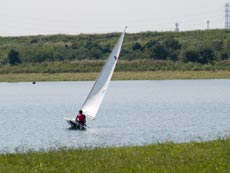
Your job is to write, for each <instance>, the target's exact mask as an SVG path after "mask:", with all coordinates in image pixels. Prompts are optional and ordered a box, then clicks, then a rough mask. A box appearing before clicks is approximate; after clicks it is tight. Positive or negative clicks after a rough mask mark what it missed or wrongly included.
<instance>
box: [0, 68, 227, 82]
mask: <svg viewBox="0 0 230 173" xmlns="http://www.w3.org/2000/svg"><path fill="white" fill-rule="evenodd" d="M98 74H99V73H98V72H88V73H9V74H0V82H32V81H94V80H95V79H96V78H97V76H98ZM176 79H178V80H180V79H230V71H224V70H220V71H145V72H114V74H113V77H112V80H176Z"/></svg>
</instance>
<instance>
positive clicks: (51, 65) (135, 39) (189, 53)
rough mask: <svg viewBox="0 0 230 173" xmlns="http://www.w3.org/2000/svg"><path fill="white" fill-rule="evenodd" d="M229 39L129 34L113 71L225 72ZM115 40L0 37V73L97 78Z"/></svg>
mask: <svg viewBox="0 0 230 173" xmlns="http://www.w3.org/2000/svg"><path fill="white" fill-rule="evenodd" d="M229 33H230V31H228V30H206V31H189V32H143V33H135V34H129V33H127V34H126V37H125V40H124V44H123V47H122V51H121V55H120V62H119V63H118V66H117V68H116V70H117V71H158V70H161V71H164V70H165V71H168V70H194V71H197V70H229V65H230V49H229V47H230V34H229ZM119 35H120V33H108V34H91V35H87V34H80V35H38V36H23V37H0V73H18V72H20V73H32V72H35V73H59V72H92V71H93V72H97V71H99V69H100V68H101V66H102V65H103V63H104V60H105V59H106V58H107V56H108V55H109V53H110V51H111V50H112V48H113V46H114V44H115V43H116V41H117V39H118V37H119Z"/></svg>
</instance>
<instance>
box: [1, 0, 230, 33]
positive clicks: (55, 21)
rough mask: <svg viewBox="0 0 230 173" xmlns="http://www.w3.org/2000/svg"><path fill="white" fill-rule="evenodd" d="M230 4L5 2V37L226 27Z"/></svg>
mask: <svg viewBox="0 0 230 173" xmlns="http://www.w3.org/2000/svg"><path fill="white" fill-rule="evenodd" d="M229 1H230V0H0V36H24V35H41V34H46V35H49V34H70V35H76V34H81V33H85V34H94V33H110V32H122V31H123V29H124V28H125V26H128V29H127V32H128V33H136V32H145V31H159V32H160V31H174V30H175V23H179V29H180V31H188V30H198V29H199V30H204V29H206V28H207V20H209V21H210V24H209V27H210V29H221V28H224V23H225V18H224V9H225V8H224V5H225V3H226V2H229Z"/></svg>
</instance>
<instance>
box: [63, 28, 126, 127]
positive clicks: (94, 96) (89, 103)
mask: <svg viewBox="0 0 230 173" xmlns="http://www.w3.org/2000/svg"><path fill="white" fill-rule="evenodd" d="M126 28H127V27H125V29H124V31H123V33H122V34H121V36H120V38H119V39H118V41H117V43H116V45H115V46H114V48H113V50H112V52H111V53H110V55H109V57H108V59H107V61H106V63H105V65H104V66H103V68H102V70H101V72H100V74H99V76H98V77H97V80H96V81H95V83H94V85H93V87H92V89H91V90H90V92H89V94H88V96H87V98H86V100H85V102H84V104H83V105H82V107H81V110H82V111H83V114H84V115H86V117H88V118H90V119H95V117H96V115H97V112H98V110H99V108H100V105H101V103H102V101H103V98H104V96H105V93H106V90H107V88H108V86H109V83H110V81H111V78H112V75H113V72H114V69H115V66H116V64H117V61H118V57H119V55H120V51H121V47H122V43H123V40H124V36H125V31H126ZM66 121H67V123H68V124H69V125H70V126H71V127H72V128H77V129H80V130H84V129H86V125H82V124H80V123H78V122H77V121H75V118H73V119H69V118H66Z"/></svg>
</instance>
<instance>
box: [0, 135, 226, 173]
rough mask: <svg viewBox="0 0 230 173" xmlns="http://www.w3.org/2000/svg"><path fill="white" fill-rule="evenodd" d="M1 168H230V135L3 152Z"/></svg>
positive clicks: (184, 172)
mask: <svg viewBox="0 0 230 173" xmlns="http://www.w3.org/2000/svg"><path fill="white" fill-rule="evenodd" d="M0 172H2V173H11V172H13V173H34V172H43V173H45V172H54V173H70V172H71V173H72V172H74V173H78V172H84V173H87V172H98V173H103V172H106V173H110V172H114V173H120V172H122V173H125V172H137V173H139V172H141V173H150V172H151V173H153V172H157V173H161V172H176V173H188V172H193V173H194V172H230V139H219V140H215V141H210V142H201V143H197V142H191V143H183V144H174V143H165V144H153V145H149V146H142V147H120V148H94V149H92V148H91V149H90V148H89V149H87V148H85V149H58V150H53V151H48V152H28V153H16V154H0Z"/></svg>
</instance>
